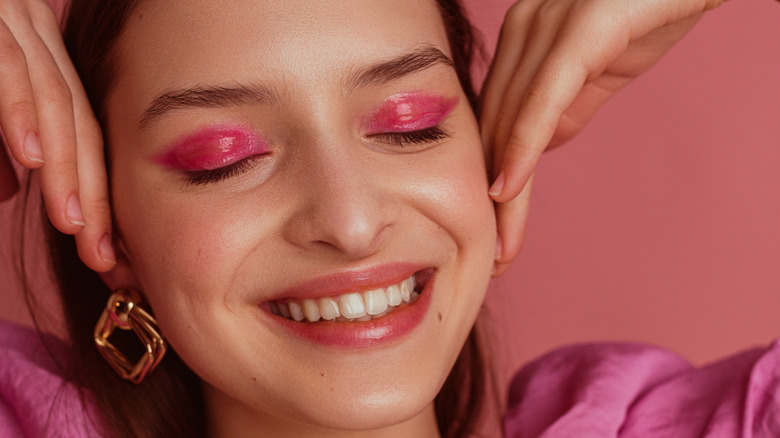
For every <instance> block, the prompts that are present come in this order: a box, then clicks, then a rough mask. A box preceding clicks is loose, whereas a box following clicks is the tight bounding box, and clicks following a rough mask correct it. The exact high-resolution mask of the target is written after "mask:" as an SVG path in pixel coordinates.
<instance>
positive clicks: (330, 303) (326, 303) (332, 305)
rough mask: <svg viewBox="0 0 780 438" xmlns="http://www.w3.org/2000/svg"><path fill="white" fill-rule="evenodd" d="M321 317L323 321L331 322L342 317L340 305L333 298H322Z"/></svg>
mask: <svg viewBox="0 0 780 438" xmlns="http://www.w3.org/2000/svg"><path fill="white" fill-rule="evenodd" d="M320 316H322V319H325V320H328V321H331V320H333V319H336V318H338V317H339V316H341V312H339V305H338V303H336V300H334V299H333V298H320Z"/></svg>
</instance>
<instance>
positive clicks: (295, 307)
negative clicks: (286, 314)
mask: <svg viewBox="0 0 780 438" xmlns="http://www.w3.org/2000/svg"><path fill="white" fill-rule="evenodd" d="M288 305H289V306H290V315H291V316H292V318H293V319H294V320H296V321H298V322H301V321H303V309H301V306H300V305H299V304H298V303H296V302H294V301H290V302H289V303H288Z"/></svg>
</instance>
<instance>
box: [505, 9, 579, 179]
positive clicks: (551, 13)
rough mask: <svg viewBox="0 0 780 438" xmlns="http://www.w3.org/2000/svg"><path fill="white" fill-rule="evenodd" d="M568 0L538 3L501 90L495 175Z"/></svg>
mask: <svg viewBox="0 0 780 438" xmlns="http://www.w3.org/2000/svg"><path fill="white" fill-rule="evenodd" d="M568 3H569V2H568V1H559V2H546V3H542V4H541V5H539V7H538V9H537V10H536V11H535V14H534V16H533V20H532V22H531V23H530V24H529V25H528V26H529V28H530V29H529V34H528V35H527V41H526V43H525V50H524V51H523V53H522V56H521V57H520V59H519V61H518V65H517V66H515V68H514V70H515V71H514V73H513V74H512V76H511V79H510V81H509V83H508V84H507V85H506V86H505V89H504V90H503V93H502V100H501V104H500V111H499V112H498V114H497V119H496V122H495V130H496V133H495V137H494V140H495V147H496V151H495V152H496V153H495V155H494V158H495V161H494V165H495V168H494V169H493V171H494V174H495V175H497V174H498V170H499V169H500V167H501V163H502V161H503V154H504V153H505V147H506V145H507V142H508V140H509V138H510V137H511V135H512V131H513V128H514V125H515V121H516V119H517V116H518V114H519V112H520V107H521V105H522V103H523V101H524V98H525V95H526V93H527V91H528V86H529V84H530V83H531V81H532V80H533V79H534V77H536V76H537V75H538V71H539V68H540V66H541V65H542V63H543V62H544V60H545V59H546V58H547V57H548V55H549V52H550V49H551V47H552V46H553V44H554V43H555V41H556V39H557V37H558V32H556V31H554V30H555V29H559V28H560V26H561V23H562V22H563V21H564V19H565V17H566V14H567V12H568V10H569V4H568Z"/></svg>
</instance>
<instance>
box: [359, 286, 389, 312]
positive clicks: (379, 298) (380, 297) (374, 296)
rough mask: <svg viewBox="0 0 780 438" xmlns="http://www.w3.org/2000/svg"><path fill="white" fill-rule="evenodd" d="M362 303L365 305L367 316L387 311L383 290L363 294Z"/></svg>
mask: <svg viewBox="0 0 780 438" xmlns="http://www.w3.org/2000/svg"><path fill="white" fill-rule="evenodd" d="M363 301H364V302H365V303H366V313H368V314H369V315H378V314H380V313H382V312H384V311H385V310H387V295H386V294H385V290H384V289H374V290H369V291H366V292H363Z"/></svg>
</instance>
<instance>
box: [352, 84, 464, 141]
mask: <svg viewBox="0 0 780 438" xmlns="http://www.w3.org/2000/svg"><path fill="white" fill-rule="evenodd" d="M458 100H459V99H458V98H448V97H444V96H440V95H435V94H430V93H425V92H412V93H402V94H396V95H394V96H390V97H389V98H387V99H385V101H384V103H382V105H380V106H379V108H377V109H376V110H374V111H373V112H371V114H369V116H368V117H367V118H366V119H365V120H364V129H365V130H366V131H367V132H368V133H369V135H371V134H379V133H385V132H413V131H420V130H423V129H427V128H431V127H433V126H436V125H438V124H440V123H441V122H442V120H444V119H445V118H446V116H447V115H449V114H450V112H452V110H453V109H454V108H455V106H457V104H458Z"/></svg>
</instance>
